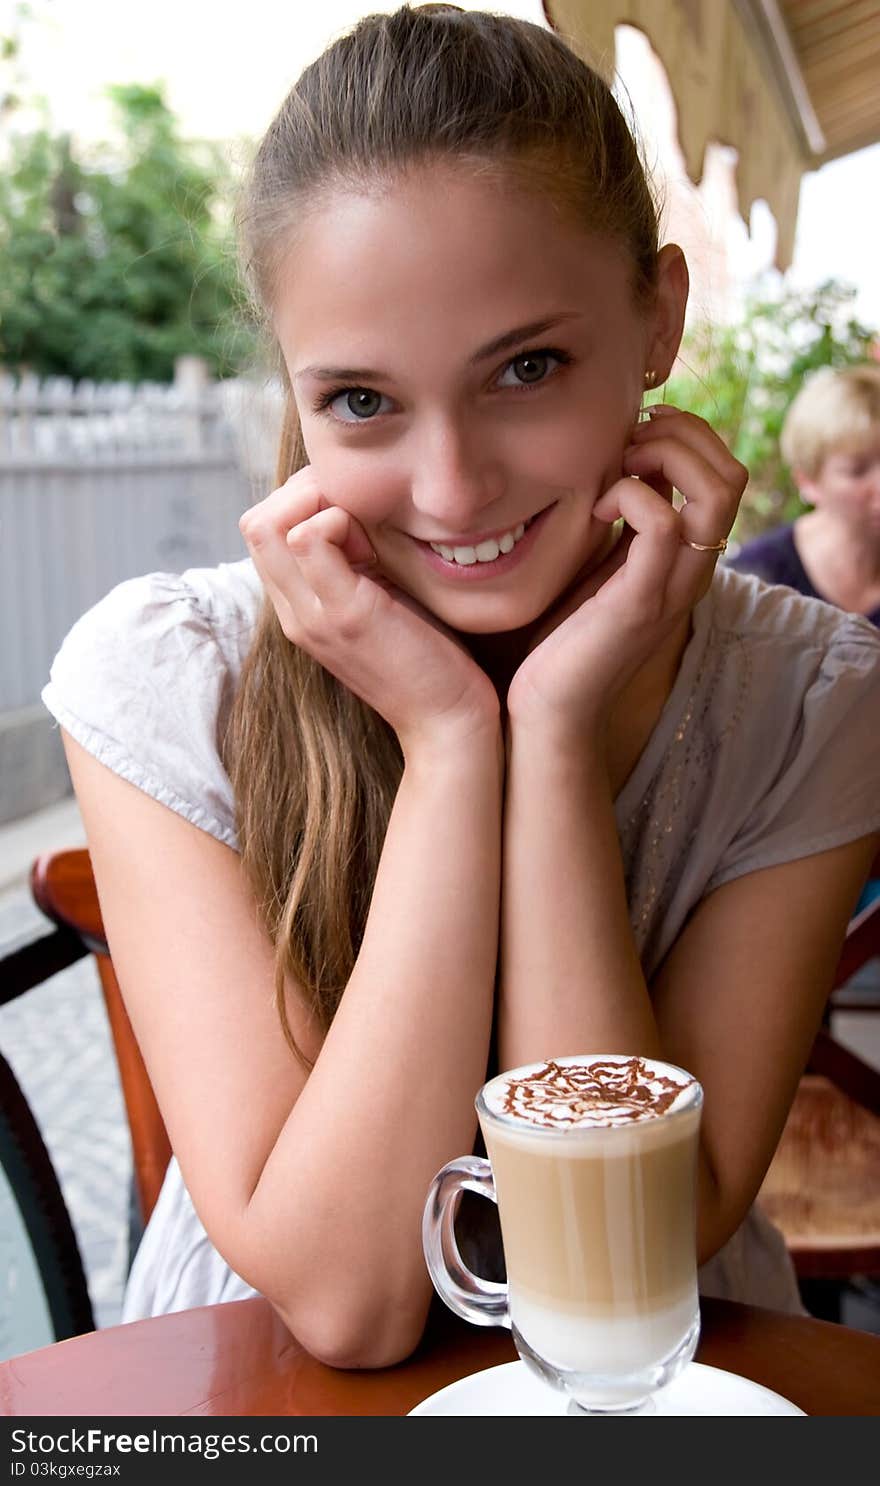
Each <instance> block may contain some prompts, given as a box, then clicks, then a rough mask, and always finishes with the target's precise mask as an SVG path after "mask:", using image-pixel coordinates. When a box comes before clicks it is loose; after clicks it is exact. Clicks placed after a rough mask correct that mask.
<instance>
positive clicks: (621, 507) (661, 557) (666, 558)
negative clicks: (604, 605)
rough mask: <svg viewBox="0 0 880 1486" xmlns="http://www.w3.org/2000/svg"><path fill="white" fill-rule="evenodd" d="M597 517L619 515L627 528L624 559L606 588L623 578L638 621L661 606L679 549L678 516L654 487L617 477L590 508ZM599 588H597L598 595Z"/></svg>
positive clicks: (621, 580)
mask: <svg viewBox="0 0 880 1486" xmlns="http://www.w3.org/2000/svg"><path fill="white" fill-rule="evenodd" d="M600 507H601V510H602V515H600V517H599V519H600V520H615V519H616V518H617V516H622V517H623V519H624V521H625V522H626V524H627V527H628V528H629V529H630V530H631V532H632V536H631V538H630V543H629V549H628V551H627V554H626V561H625V562H624V563H623V564H622V566H621V567H620V568H618V570H617V572H616V573H615V574H614V576H613V577H612V578H611V579H610V580H609V583H608V584H607V585H606V587H610V586H611V584H614V583H620V582H623V581H626V583H627V585H628V586H629V587H630V590H631V594H632V605H631V609H632V612H633V615H634V617H638V620H639V623H644V621H645V617H646V616H648V617H650V615H651V614H652V613H656V614H657V616H658V617H659V615H660V612H661V611H662V608H663V602H664V598H665V594H666V587H667V584H668V582H669V578H670V574H671V573H672V570H673V567H674V565H675V562H676V560H677V558H678V556H679V553H680V551H681V530H680V524H679V517H678V515H677V514H676V512H675V511H673V509H672V507H671V506H670V505H669V504H668V502H667V501H665V500H664V499H663V498H662V496H659V495H658V494H657V492H656V491H655V490H652V489H651V488H650V486H648V485H646V484H645V483H644V482H643V481H642V480H638V479H623V480H618V481H616V483H615V484H614V485H612V486H611V488H610V490H606V491H605V493H604V495H603V496H602V497H601V500H600V501H597V502H596V505H595V506H594V508H593V511H594V514H599V509H600ZM601 593H602V589H600V590H599V596H601Z"/></svg>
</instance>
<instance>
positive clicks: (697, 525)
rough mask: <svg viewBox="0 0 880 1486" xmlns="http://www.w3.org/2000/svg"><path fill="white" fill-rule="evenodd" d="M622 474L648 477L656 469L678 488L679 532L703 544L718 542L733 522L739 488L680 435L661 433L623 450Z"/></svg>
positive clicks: (641, 477)
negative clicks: (680, 499)
mask: <svg viewBox="0 0 880 1486" xmlns="http://www.w3.org/2000/svg"><path fill="white" fill-rule="evenodd" d="M622 466H623V470H624V473H625V474H628V475H636V476H638V477H639V479H649V478H650V477H651V476H652V475H654V474H656V473H658V472H659V473H660V474H662V476H663V478H664V479H666V480H668V481H670V482H671V484H672V485H673V486H675V487H676V488H677V489H678V490H680V491H681V492H682V495H683V496H684V499H685V506H684V508H683V509H682V511H681V513H680V514H681V519H682V535H683V536H684V537H686V538H689V539H690V540H692V541H696V542H704V543H706V544H707V545H711V544H714V543H716V542H720V541H721V540H722V539H723V538H725V537H726V536H727V535H728V533H729V531H730V529H731V527H732V526H733V522H734V518H735V516H736V512H737V508H738V506H739V500H740V496H741V494H742V491H741V490H740V489H738V488H736V487H733V486H731V484H730V483H729V482H728V481H727V480H725V478H724V477H723V476H722V475H721V474H720V473H719V472H718V470H717V469H716V468H715V466H714V465H712V464H710V463H709V461H708V460H706V459H705V458H704V457H703V455H702V454H701V453H699V452H698V451H697V450H696V449H694V448H693V447H691V446H690V445H689V444H686V443H684V442H683V441H682V440H681V439H680V438H671V437H663V436H662V435H661V436H659V437H657V438H655V439H653V440H651V441H650V442H643V443H640V444H630V445H629V446H628V448H626V449H625V450H624V453H623V460H622Z"/></svg>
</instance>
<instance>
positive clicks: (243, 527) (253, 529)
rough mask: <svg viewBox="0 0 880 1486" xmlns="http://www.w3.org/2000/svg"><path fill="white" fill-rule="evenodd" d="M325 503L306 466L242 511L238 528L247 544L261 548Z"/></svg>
mask: <svg viewBox="0 0 880 1486" xmlns="http://www.w3.org/2000/svg"><path fill="white" fill-rule="evenodd" d="M328 504H329V503H328V502H327V501H326V499H325V498H324V496H323V494H322V492H321V489H320V486H319V485H318V482H317V480H316V479H315V477H314V472H313V471H312V469H311V467H306V468H305V469H302V470H298V471H297V473H296V474H295V475H291V477H290V479H289V480H286V481H285V482H284V484H283V485H280V486H279V487H278V489H277V490H273V491H272V493H271V495H267V496H266V498H265V500H261V501H257V503H256V505H253V506H251V507H250V509H249V510H247V511H245V513H244V515H243V516H242V517H241V519H240V520H239V523H238V529H239V531H240V532H241V534H242V536H243V537H244V539H245V541H246V543H247V545H248V546H249V547H251V548H260V547H263V546H265V545H266V543H267V542H270V541H272V540H277V539H278V538H279V537H280V538H282V539H283V538H284V536H285V535H286V533H287V532H288V531H289V530H290V528H291V527H292V526H295V525H297V523H298V522H300V521H308V519H309V517H310V516H315V515H316V514H317V512H318V511H320V510H322V509H324V508H325V507H326V506H327V505H328Z"/></svg>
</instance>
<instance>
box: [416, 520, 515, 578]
mask: <svg viewBox="0 0 880 1486" xmlns="http://www.w3.org/2000/svg"><path fill="white" fill-rule="evenodd" d="M525 529H526V528H525V523H524V522H522V521H521V522H520V523H519V526H515V527H514V529H513V531H506V532H505V533H504V535H503V536H502V537H499V538H498V540H497V541H496V540H495V539H494V538H492V540H490V541H488V542H479V543H478V544H477V546H476V547H447V546H445V544H444V543H442V542H429V544H428V545H429V546H430V547H431V549H432V551H434V552H439V554H440V556H441V557H445V559H446V561H447V562H457V563H459V564H460V565H461V566H462V567H465V568H467V567H472V566H473V564H474V563H475V562H494V561H495V559H496V557H497V556H498V555H499V553H501V552H510V551H512V550H513V548H514V547H515V546H516V543H517V542H518V541H519V539H520V537H521V536H522V534H523V532H524V531H525Z"/></svg>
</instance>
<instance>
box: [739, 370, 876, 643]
mask: <svg viewBox="0 0 880 1486" xmlns="http://www.w3.org/2000/svg"><path fill="white" fill-rule="evenodd" d="M780 447H781V449H782V454H783V458H784V459H785V462H786V464H787V465H788V467H789V469H790V470H791V473H792V476H793V478H794V481H795V484H796V485H797V487H798V490H799V491H800V495H801V499H802V500H803V501H805V502H806V504H807V505H809V506H812V507H813V509H812V510H811V511H808V512H807V513H806V514H805V515H803V516H799V517H798V518H797V520H796V521H794V522H792V523H791V524H790V525H788V526H779V527H776V528H774V530H773V531H769V532H765V533H764V534H762V535H761V536H759V537H755V538H754V539H753V540H752V541H751V542H747V543H746V544H745V546H744V547H741V548H740V550H739V552H738V553H737V554H736V556H735V557H733V558H731V559H730V561H729V566H730V567H733V568H736V569H737V571H738V572H740V573H756V574H757V575H758V577H759V578H763V579H765V581H766V582H768V583H785V584H787V585H788V587H789V588H794V589H796V590H797V592H798V593H805V594H809V595H810V596H811V597H812V598H820V599H824V600H825V602H826V603H829V604H836V605H837V606H838V608H840V609H848V610H850V612H851V613H853V614H864V615H865V616H866V618H868V619H870V621H871V623H872V624H875V625H878V626H880V366H878V365H876V364H873V363H867V364H865V365H864V366H845V367H830V366H826V367H822V368H821V369H820V370H819V371H816V372H813V374H812V376H810V377H808V378H807V380H806V381H805V383H804V385H803V387H802V388H801V390H800V392H799V393H798V394H797V396H796V397H795V399H794V401H793V402H792V404H791V406H790V408H789V409H788V412H787V413H786V416H785V422H784V424H783V426H782V435H781V438H780Z"/></svg>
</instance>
